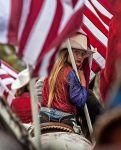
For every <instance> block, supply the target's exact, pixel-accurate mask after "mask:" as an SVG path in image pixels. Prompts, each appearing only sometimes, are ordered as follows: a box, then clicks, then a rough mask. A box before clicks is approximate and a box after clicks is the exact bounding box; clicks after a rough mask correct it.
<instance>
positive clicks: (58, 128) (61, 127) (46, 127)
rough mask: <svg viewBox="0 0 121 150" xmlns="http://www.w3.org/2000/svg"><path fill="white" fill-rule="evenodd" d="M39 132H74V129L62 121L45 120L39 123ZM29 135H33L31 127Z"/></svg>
mask: <svg viewBox="0 0 121 150" xmlns="http://www.w3.org/2000/svg"><path fill="white" fill-rule="evenodd" d="M40 128H41V133H42V134H44V133H50V132H69V133H74V129H73V128H72V127H71V126H69V125H67V124H64V123H62V122H61V123H60V122H46V123H42V124H41V125H40ZM30 134H31V136H32V137H34V130H33V129H31V132H30Z"/></svg>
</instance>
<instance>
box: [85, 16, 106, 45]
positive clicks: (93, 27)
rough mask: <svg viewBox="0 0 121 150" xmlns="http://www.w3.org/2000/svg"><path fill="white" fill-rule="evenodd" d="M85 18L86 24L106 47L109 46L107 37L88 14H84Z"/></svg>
mask: <svg viewBox="0 0 121 150" xmlns="http://www.w3.org/2000/svg"><path fill="white" fill-rule="evenodd" d="M83 19H84V20H83V22H84V24H85V26H86V27H87V28H88V29H89V30H90V31H91V33H92V34H93V35H94V36H95V37H96V38H97V39H98V40H99V41H100V42H101V43H102V44H103V45H104V46H105V47H107V41H108V39H107V37H106V36H105V35H104V34H103V33H102V32H101V31H100V30H99V29H98V28H97V27H96V26H95V25H94V24H93V23H92V22H91V21H90V20H89V19H88V18H87V17H86V16H84V17H83Z"/></svg>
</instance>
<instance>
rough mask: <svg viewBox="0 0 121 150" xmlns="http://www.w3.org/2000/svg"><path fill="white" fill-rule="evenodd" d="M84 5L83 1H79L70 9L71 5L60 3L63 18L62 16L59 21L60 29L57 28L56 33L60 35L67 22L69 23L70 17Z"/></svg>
mask: <svg viewBox="0 0 121 150" xmlns="http://www.w3.org/2000/svg"><path fill="white" fill-rule="evenodd" d="M83 4H84V0H81V1H80V0H79V1H78V3H77V4H76V6H75V7H74V9H73V7H71V5H68V4H66V3H62V6H63V16H62V19H61V23H60V27H59V31H58V33H60V32H61V31H62V30H63V29H64V27H65V26H66V24H67V22H68V21H69V19H70V18H71V17H72V15H74V13H75V12H76V11H77V10H78V9H81V7H82V6H83Z"/></svg>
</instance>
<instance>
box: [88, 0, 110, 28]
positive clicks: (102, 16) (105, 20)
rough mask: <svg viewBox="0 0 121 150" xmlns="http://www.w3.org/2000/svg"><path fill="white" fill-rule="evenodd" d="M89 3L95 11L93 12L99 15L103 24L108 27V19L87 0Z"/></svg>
mask: <svg viewBox="0 0 121 150" xmlns="http://www.w3.org/2000/svg"><path fill="white" fill-rule="evenodd" d="M89 2H90V3H91V5H92V6H93V8H94V9H95V11H96V12H97V14H98V15H99V17H100V18H101V19H102V20H103V22H105V24H107V25H109V22H110V19H109V18H108V17H106V16H104V15H103V14H102V13H101V12H100V11H99V10H98V8H96V7H95V5H94V4H93V3H92V2H91V0H89Z"/></svg>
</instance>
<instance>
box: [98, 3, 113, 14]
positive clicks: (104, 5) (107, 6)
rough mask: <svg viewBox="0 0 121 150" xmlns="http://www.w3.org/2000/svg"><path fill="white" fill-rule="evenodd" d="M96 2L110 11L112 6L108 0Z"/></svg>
mask: <svg viewBox="0 0 121 150" xmlns="http://www.w3.org/2000/svg"><path fill="white" fill-rule="evenodd" d="M98 2H99V3H100V4H101V5H102V6H103V7H104V8H105V9H107V11H108V12H110V13H112V8H111V5H110V3H109V2H108V1H104V0H98Z"/></svg>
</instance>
